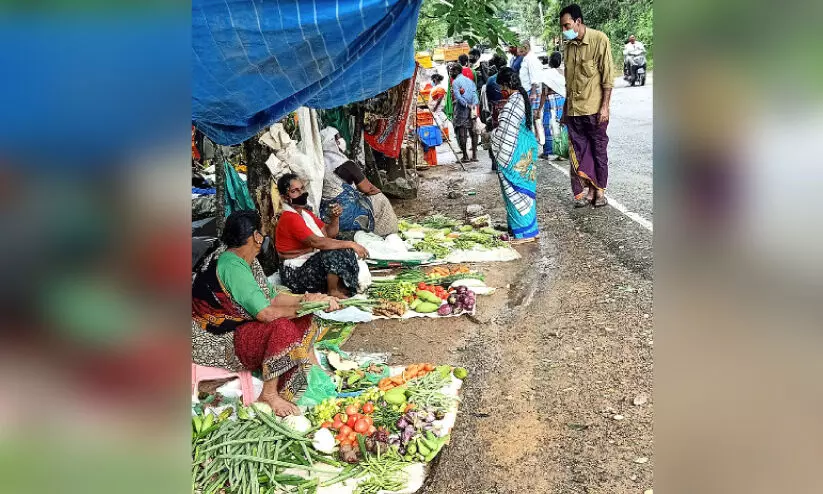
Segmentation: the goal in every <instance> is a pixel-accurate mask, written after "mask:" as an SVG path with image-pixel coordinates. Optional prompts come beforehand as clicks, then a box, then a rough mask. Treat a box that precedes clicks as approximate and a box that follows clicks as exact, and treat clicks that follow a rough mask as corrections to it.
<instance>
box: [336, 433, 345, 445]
mask: <svg viewBox="0 0 823 494" xmlns="http://www.w3.org/2000/svg"><path fill="white" fill-rule="evenodd" d="M334 440H335V441H337V442H338V443H340V444H343V441H345V440H346V436H344V435H343V434H338V435H336V436H334Z"/></svg>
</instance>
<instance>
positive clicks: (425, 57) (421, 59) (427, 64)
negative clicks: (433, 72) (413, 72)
mask: <svg viewBox="0 0 823 494" xmlns="http://www.w3.org/2000/svg"><path fill="white" fill-rule="evenodd" d="M414 59H415V60H416V61H417V63H419V64H420V66H421V67H423V68H424V69H430V68H432V56H431V53H429V52H427V51H419V52H417V54H416V55H415V56H414Z"/></svg>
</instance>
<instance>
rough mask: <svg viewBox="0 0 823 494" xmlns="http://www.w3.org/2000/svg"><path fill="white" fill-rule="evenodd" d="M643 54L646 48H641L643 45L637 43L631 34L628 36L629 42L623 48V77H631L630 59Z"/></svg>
mask: <svg viewBox="0 0 823 494" xmlns="http://www.w3.org/2000/svg"><path fill="white" fill-rule="evenodd" d="M644 53H646V47H645V46H643V43H641V42H640V41H637V38H635V36H634V35H633V34H632V35H631V36H629V42H628V43H626V46H625V47H623V57H624V58H623V74H624V75H625V76H627V77H630V76H631V75H632V74H631V73H630V70H631V63H630V62H631V59H632V58H633V57H637V56H640V55H643V54H644Z"/></svg>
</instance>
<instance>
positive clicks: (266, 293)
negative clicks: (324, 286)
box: [192, 210, 339, 416]
mask: <svg viewBox="0 0 823 494" xmlns="http://www.w3.org/2000/svg"><path fill="white" fill-rule="evenodd" d="M260 227H261V220H260V215H259V214H258V213H257V211H250V210H241V211H235V212H234V213H232V214H231V215H230V216H229V217H228V218H227V219H226V226H225V228H224V230H223V237H222V240H223V243H224V244H225V248H221V249H219V250H218V251H216V252H215V253H214V254H212V257H211V259H210V260H207V261H206V262H205V264H204V266H205V268H204V269H203V270H202V271H200V272H198V273H197V274H196V275H195V278H194V283H193V285H192V360H193V361H194V363H196V364H198V365H205V366H209V367H222V368H226V369H229V370H233V371H239V370H243V369H246V370H257V369H261V370H262V373H263V391H262V392H261V393H260V397H259V398H258V401H261V402H265V403H267V404H268V405H269V406H270V407H271V408H272V410H274V411H275V412H276V413H277V415H280V416H285V415H291V414H299V413H300V410H299V409H298V408H297V406H296V405H295V404H294V403H293V402H292V400H294V398H295V395H296V394H297V393H299V392H300V391H301V390H302V389H304V388H305V386H306V384H307V382H306V372H305V371H306V368H307V367H308V366H310V363H315V364H316V363H317V361H316V359H315V358H314V351H313V349H314V344H315V342H316V341H317V339H318V337H319V335H318V329H317V327H316V326H314V325H313V324H312V316H305V317H301V318H297V314H296V312H297V309H298V308H299V305H300V302H302V301H306V302H316V301H328V302H329V305H330V310H336V309H338V308H339V307H338V304H337V299H335V298H333V297H329V296H327V295H321V294H306V295H303V296H295V295H291V294H287V293H277V291H276V290H275V289H274V288H273V287H272V286H271V285H270V284H269V283H268V280H267V279H266V277H265V275H264V274H263V268H262V267H261V266H260V263H259V262H258V261H257V254H258V253H259V252H260V250H261V247H262V245H263V241H264V240H265V238H264V236H263V235H262V234H261V233H260ZM267 243H268V242H267Z"/></svg>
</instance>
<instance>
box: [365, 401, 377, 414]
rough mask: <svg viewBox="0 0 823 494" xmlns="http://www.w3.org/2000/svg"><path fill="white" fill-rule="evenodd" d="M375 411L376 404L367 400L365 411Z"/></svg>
mask: <svg viewBox="0 0 823 494" xmlns="http://www.w3.org/2000/svg"><path fill="white" fill-rule="evenodd" d="M372 412H374V404H373V403H372V402H370V401H369V402H367V403H366V404H364V405H363V413H372Z"/></svg>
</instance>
